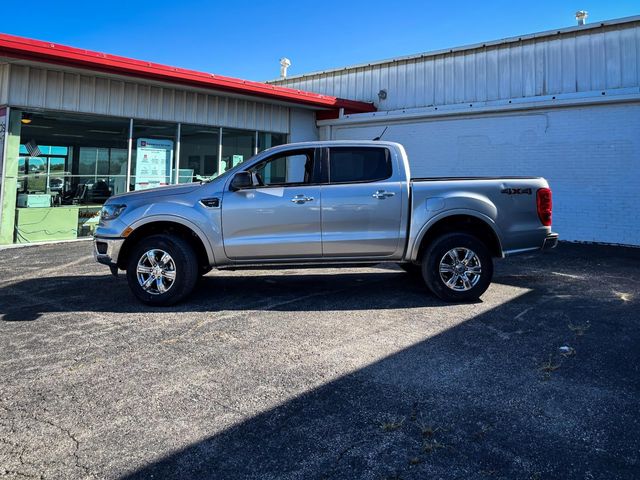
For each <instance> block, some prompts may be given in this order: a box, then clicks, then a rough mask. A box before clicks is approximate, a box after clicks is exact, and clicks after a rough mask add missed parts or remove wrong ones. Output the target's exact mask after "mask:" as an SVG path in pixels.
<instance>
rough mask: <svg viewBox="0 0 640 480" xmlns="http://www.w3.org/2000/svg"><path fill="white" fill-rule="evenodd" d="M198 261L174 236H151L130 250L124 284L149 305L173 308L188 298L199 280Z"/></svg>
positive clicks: (191, 249) (188, 246)
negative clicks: (170, 306) (172, 306)
mask: <svg viewBox="0 0 640 480" xmlns="http://www.w3.org/2000/svg"><path fill="white" fill-rule="evenodd" d="M198 273H199V268H198V260H197V256H196V253H195V252H194V251H193V248H192V247H191V245H189V243H188V242H187V241H185V240H184V239H182V238H181V237H179V236H177V235H152V236H150V237H147V238H143V239H142V240H141V241H140V242H138V244H137V245H135V247H133V249H132V251H131V254H130V255H129V261H128V264H127V282H128V283H129V288H130V289H131V291H132V292H133V294H134V295H135V296H136V297H137V298H138V300H140V301H141V302H143V303H146V304H148V305H158V306H162V305H173V304H174V303H177V302H179V301H180V300H182V299H183V298H184V297H186V296H187V295H189V294H190V293H191V291H192V290H193V288H194V287H195V285H196V281H197V280H198Z"/></svg>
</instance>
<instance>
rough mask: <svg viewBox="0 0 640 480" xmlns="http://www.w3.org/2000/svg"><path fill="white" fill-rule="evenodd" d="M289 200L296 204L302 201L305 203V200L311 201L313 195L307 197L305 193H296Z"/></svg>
mask: <svg viewBox="0 0 640 480" xmlns="http://www.w3.org/2000/svg"><path fill="white" fill-rule="evenodd" d="M291 201H292V202H293V203H296V204H298V205H302V204H303V203H306V202H313V197H307V196H306V195H296V196H295V197H293V198H292V199H291Z"/></svg>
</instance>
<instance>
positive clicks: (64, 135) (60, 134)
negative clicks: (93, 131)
mask: <svg viewBox="0 0 640 480" xmlns="http://www.w3.org/2000/svg"><path fill="white" fill-rule="evenodd" d="M51 136H52V137H74V138H84V135H74V134H73V133H52V134H51Z"/></svg>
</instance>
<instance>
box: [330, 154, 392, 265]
mask: <svg viewBox="0 0 640 480" xmlns="http://www.w3.org/2000/svg"><path fill="white" fill-rule="evenodd" d="M325 152H326V153H327V156H328V158H327V159H326V160H325V162H324V163H323V166H326V167H327V170H328V184H325V185H322V251H323V257H325V258H327V257H387V256H390V255H393V254H394V253H395V252H396V251H397V250H398V243H399V242H400V235H401V232H400V225H401V219H402V182H401V181H395V180H394V179H393V178H392V177H393V169H394V165H393V159H392V156H391V152H390V151H389V149H388V148H386V147H383V146H381V147H370V146H353V147H347V146H344V147H343V146H337V147H330V148H328V150H326V151H325Z"/></svg>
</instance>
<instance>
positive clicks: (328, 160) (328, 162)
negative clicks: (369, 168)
mask: <svg viewBox="0 0 640 480" xmlns="http://www.w3.org/2000/svg"><path fill="white" fill-rule="evenodd" d="M337 148H350V147H329V148H327V149H326V151H327V154H326V163H325V165H326V169H327V173H328V175H327V183H328V184H329V185H349V184H352V183H375V182H382V181H384V180H388V179H390V178H391V177H393V168H394V167H393V158H392V156H391V152H390V151H389V149H388V148H387V147H356V146H354V147H351V148H379V149H382V150H384V152H385V160H386V162H387V165H389V167H390V168H389V175H387V176H386V177H382V178H373V179H367V180H353V181H349V182H334V181H332V180H331V151H332V150H334V149H337Z"/></svg>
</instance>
